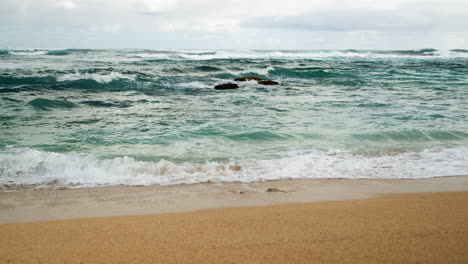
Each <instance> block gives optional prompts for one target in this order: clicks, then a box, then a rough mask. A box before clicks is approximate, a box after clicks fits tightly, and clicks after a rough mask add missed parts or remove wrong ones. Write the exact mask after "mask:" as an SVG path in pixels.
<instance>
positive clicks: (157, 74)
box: [0, 49, 468, 186]
mask: <svg viewBox="0 0 468 264" xmlns="http://www.w3.org/2000/svg"><path fill="white" fill-rule="evenodd" d="M246 75H256V76H260V77H262V78H265V79H271V80H275V81H278V82H280V83H281V85H279V86H262V85H259V84H257V83H256V82H254V81H249V82H238V84H239V85H240V89H237V90H228V91H218V90H214V89H213V87H214V86H215V85H217V84H220V83H226V82H230V81H232V80H233V79H235V78H238V77H242V76H246ZM467 96H468V51H465V50H456V51H437V50H430V49H426V50H419V51H356V50H348V51H236V50H206V51H198V50H196V51H194V50H185V51H184V50H178V51H155V50H2V51H0V106H1V107H0V125H1V133H0V184H3V185H11V184H33V185H38V186H61V185H70V184H73V185H75V186H95V185H115V184H125V185H135V184H138V185H140V184H144V185H148V184H179V183H196V182H206V181H214V182H219V181H241V182H250V181H259V180H272V179H287V178H426V177H434V176H446V175H466V174H468V158H467V157H468V122H467V121H468V106H467V105H468V104H467V101H468V100H467ZM47 183H48V185H47Z"/></svg>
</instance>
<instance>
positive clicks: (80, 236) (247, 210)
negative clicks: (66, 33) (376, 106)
mask: <svg viewBox="0 0 468 264" xmlns="http://www.w3.org/2000/svg"><path fill="white" fill-rule="evenodd" d="M274 195H281V194H280V193H275V194H274ZM467 204H468V192H440V193H407V194H384V195H379V196H378V197H377V198H371V199H364V200H345V201H327V202H315V203H294V204H286V205H272V206H262V207H242V208H224V209H219V208H218V209H208V210H201V211H195V212H183V213H166V214H155V215H145V216H122V217H108V218H85V219H72V220H60V221H47V222H35V223H16V224H2V225H0V245H1V246H0V263H468V251H467V248H468V206H466V205H467Z"/></svg>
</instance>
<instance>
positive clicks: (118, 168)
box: [0, 148, 468, 187]
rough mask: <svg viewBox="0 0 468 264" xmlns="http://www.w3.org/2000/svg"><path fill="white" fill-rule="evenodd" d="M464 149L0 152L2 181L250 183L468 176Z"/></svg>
mask: <svg viewBox="0 0 468 264" xmlns="http://www.w3.org/2000/svg"><path fill="white" fill-rule="evenodd" d="M467 174H468V148H450V149H432V150H425V151H422V152H418V153H401V154H399V155H388V156H362V155H356V154H352V153H347V152H323V151H312V152H308V153H306V154H304V153H302V154H301V153H297V154H290V155H287V156H286V157H284V158H279V159H263V160H262V159H260V160H253V159H251V160H241V161H236V162H226V163H218V162H206V163H204V164H191V163H184V164H177V163H173V162H170V161H165V160H160V161H157V162H147V161H137V160H135V159H133V158H130V157H119V158H113V159H99V158H98V157H96V156H94V155H90V154H58V153H51V152H45V151H38V150H33V149H10V150H7V151H3V152H2V153H0V184H38V185H41V184H45V183H50V182H54V183H55V184H57V185H70V184H73V185H77V186H78V187H80V186H81V187H85V186H97V185H154V184H158V185H173V184H182V183H199V182H207V181H212V182H254V181H265V180H279V179H299V178H301V179H322V178H352V179H357V178H384V179H396V178H410V179H421V178H430V177H435V176H448V175H467Z"/></svg>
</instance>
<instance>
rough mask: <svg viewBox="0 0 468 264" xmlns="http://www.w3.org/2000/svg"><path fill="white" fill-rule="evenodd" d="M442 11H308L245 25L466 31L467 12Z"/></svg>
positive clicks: (427, 8) (453, 8)
mask: <svg viewBox="0 0 468 264" xmlns="http://www.w3.org/2000/svg"><path fill="white" fill-rule="evenodd" d="M459 8H460V7H459V6H458V7H457V6H451V7H449V8H442V9H439V7H438V5H434V6H433V5H418V6H416V5H415V4H413V5H410V6H408V5H406V6H401V7H399V8H393V9H388V10H369V9H363V10H361V9H351V10H347V9H329V10H321V11H320V12H317V11H315V12H314V11H309V12H306V13H304V14H301V15H297V16H276V17H253V18H249V19H246V20H245V21H244V22H243V23H242V25H243V26H245V27H248V28H271V29H285V30H306V31H338V32H350V31H380V32H382V31H388V32H393V31H399V32H428V31H441V30H445V31H463V30H464V29H465V25H466V24H468V16H466V12H468V8H467V7H466V6H464V7H463V9H464V10H465V11H463V9H462V10H460V9H459Z"/></svg>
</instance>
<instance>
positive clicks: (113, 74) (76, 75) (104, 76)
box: [57, 72, 135, 83]
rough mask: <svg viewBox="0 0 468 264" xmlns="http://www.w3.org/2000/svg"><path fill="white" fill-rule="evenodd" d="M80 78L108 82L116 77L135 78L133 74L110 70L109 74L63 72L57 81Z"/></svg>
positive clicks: (116, 78)
mask: <svg viewBox="0 0 468 264" xmlns="http://www.w3.org/2000/svg"><path fill="white" fill-rule="evenodd" d="M82 79H89V80H95V81H96V82H100V83H109V82H112V81H113V80H118V79H129V80H135V76H133V75H126V74H122V73H119V72H111V73H109V74H97V73H70V74H65V75H62V76H59V77H57V81H59V82H64V81H76V80H82Z"/></svg>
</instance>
